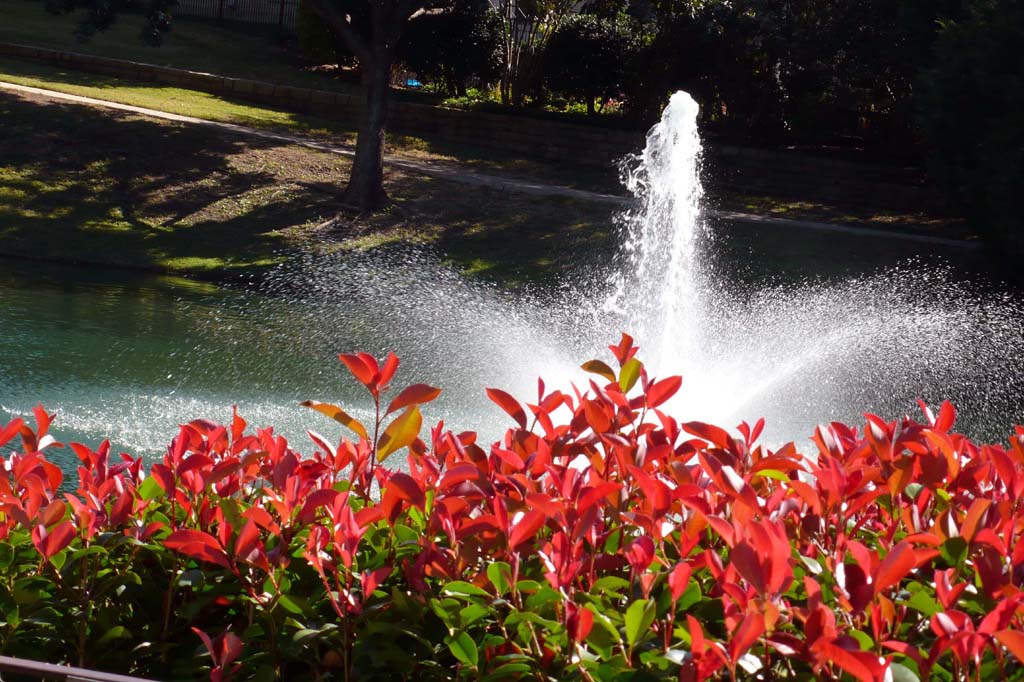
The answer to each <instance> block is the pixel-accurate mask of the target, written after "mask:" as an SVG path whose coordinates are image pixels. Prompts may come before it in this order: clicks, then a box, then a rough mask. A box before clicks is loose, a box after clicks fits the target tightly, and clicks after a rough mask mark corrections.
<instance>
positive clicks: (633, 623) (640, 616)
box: [626, 599, 657, 646]
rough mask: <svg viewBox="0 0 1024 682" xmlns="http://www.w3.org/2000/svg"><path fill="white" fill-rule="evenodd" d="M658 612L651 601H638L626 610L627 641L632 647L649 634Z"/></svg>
mask: <svg viewBox="0 0 1024 682" xmlns="http://www.w3.org/2000/svg"><path fill="white" fill-rule="evenodd" d="M655 615H657V614H656V611H655V608H654V602H653V601H651V600H650V599H637V600H636V601H635V602H633V603H632V604H630V605H629V608H628V609H626V641H627V642H629V645H630V646H633V645H634V644H636V643H637V641H638V640H639V639H640V637H641V636H643V635H644V634H646V633H647V631H648V630H650V628H651V624H652V623H653V622H654V617H655Z"/></svg>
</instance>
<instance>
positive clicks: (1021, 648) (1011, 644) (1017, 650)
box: [996, 630, 1024, 663]
mask: <svg viewBox="0 0 1024 682" xmlns="http://www.w3.org/2000/svg"><path fill="white" fill-rule="evenodd" d="M996 639H998V640H999V643H1000V644H1002V645H1003V646H1005V647H1006V648H1007V649H1009V650H1010V652H1011V653H1012V654H1013V655H1014V656H1016V657H1017V660H1018V661H1020V662H1021V663H1024V633H1021V632H1019V631H1017V630H1000V631H999V632H997V633H996Z"/></svg>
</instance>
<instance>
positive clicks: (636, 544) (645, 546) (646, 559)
mask: <svg viewBox="0 0 1024 682" xmlns="http://www.w3.org/2000/svg"><path fill="white" fill-rule="evenodd" d="M626 561H628V562H629V565H630V566H631V567H632V568H633V571H634V572H636V573H642V572H643V571H646V570H647V567H648V566H650V565H651V562H652V561H654V541H653V540H651V538H649V537H648V536H646V535H641V536H640V537H638V538H637V539H636V540H634V541H633V542H631V543H630V544H629V549H627V550H626Z"/></svg>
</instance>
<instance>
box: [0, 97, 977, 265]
mask: <svg viewBox="0 0 1024 682" xmlns="http://www.w3.org/2000/svg"><path fill="white" fill-rule="evenodd" d="M0 90H11V91H14V92H23V93H30V94H33V95H39V96H42V97H47V98H50V99H58V100H63V101H67V102H74V103H76V104H85V105H90V106H97V107H104V108H107V109H116V110H119V111H127V112H131V113H133V114H140V115H142V116H149V117H151V118H159V119H163V120H165V121H176V122H179V123H188V124H191V125H200V126H206V127H208V128H215V129H217V130H221V131H225V132H230V133H234V134H237V135H244V136H249V137H258V138H262V139H265V140H274V141H276V142H283V143H285V144H295V145H300V146H302V147H308V148H310V149H316V150H319V151H322V152H328V153H331V154H341V155H343V156H354V155H355V150H354V148H353V147H351V146H349V145H337V144H330V143H326V142H317V141H315V140H310V139H307V138H304V137H299V136H296V135H288V134H285V133H275V132H271V131H268V130H260V129H259V128H249V127H247V126H240V125H236V124H234V123H223V122H221V121H210V120H207V119H203V118H195V117H194V116H183V115H181V114H170V113H167V112H165V111H158V110H156V109H147V108H145V107H136V106H132V105H130V104H120V103H117V102H109V101H107V100H102V99H95V98H93V97H84V96H82V95H71V94H68V93H65V92H57V91H55V90H44V89H43V88H33V87H30V86H27V85H17V84H15V83H6V82H3V81H0ZM384 159H385V161H386V162H387V163H388V165H390V166H393V167H395V168H401V169H403V170H406V171H411V172H413V173H418V174H420V175H426V176H429V177H434V178H440V179H443V180H448V181H451V182H457V183H461V184H466V185H473V186H477V187H488V188H490V189H496V190H499V191H505V192H514V193H518V194H532V195H536V196H549V197H565V198H568V199H577V200H580V201H592V202H600V203H605V204H610V205H615V206H625V205H627V204H628V203H629V202H630V198H629V197H625V196H621V195H616V194H603V193H601V192H590V191H587V190H582V189H575V188H572V187H562V186H559V185H548V184H544V183H539V182H530V181H528V180H519V179H515V178H507V177H502V176H499V175H491V174H489V173H478V172H475V171H469V170H466V169H464V168H461V167H459V166H457V165H454V164H447V163H441V162H425V161H412V160H409V159H403V158H400V157H395V156H391V155H387V156H385V157H384ZM709 213H710V214H711V215H712V217H714V218H717V219H719V220H724V221H728V222H734V223H747V224H756V225H762V226H767V227H781V228H786V227H788V228H793V227H795V228H800V229H808V230H815V231H818V232H833V233H839V234H847V235H856V236H863V237H878V238H883V239H898V240H904V241H913V242H919V243H923V244H935V245H941V246H953V247H960V248H975V247H977V246H979V244H978V243H976V242H969V241H964V240H961V239H948V238H945V237H933V236H931V235H926V234H913V233H909V232H893V231H889V230H879V229H875V228H870V227H859V226H854V225H837V224H832V223H820V222H814V221H810V220H792V219H789V218H777V217H775V216H765V215H755V214H751V213H741V212H737V211H717V210H711V211H709Z"/></svg>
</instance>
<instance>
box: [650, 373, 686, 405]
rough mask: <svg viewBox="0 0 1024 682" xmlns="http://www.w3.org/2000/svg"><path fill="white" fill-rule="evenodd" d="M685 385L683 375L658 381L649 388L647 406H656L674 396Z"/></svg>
mask: <svg viewBox="0 0 1024 682" xmlns="http://www.w3.org/2000/svg"><path fill="white" fill-rule="evenodd" d="M682 385H683V378H682V377H681V376H671V377H668V378H666V379H662V380H661V381H656V382H654V383H653V384H651V385H650V386H649V387H648V388H647V396H646V397H647V407H649V408H655V407H657V406H659V405H661V404H663V403H664V402H665V401H667V400H668V399H669V398H671V397H672V396H674V395H675V394H676V393H677V392H678V391H679V387H680V386H682Z"/></svg>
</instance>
